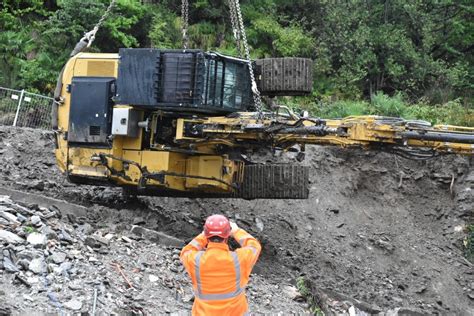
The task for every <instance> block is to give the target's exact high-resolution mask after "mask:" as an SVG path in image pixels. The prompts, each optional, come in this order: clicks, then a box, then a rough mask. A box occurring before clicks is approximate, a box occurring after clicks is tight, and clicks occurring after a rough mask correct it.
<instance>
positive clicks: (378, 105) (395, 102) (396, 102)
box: [371, 92, 409, 118]
mask: <svg viewBox="0 0 474 316" xmlns="http://www.w3.org/2000/svg"><path fill="white" fill-rule="evenodd" d="M371 105H372V107H371V108H372V112H373V113H372V114H375V115H384V116H393V117H404V116H406V115H407V114H408V110H407V105H405V102H404V101H403V97H402V95H401V94H400V93H397V94H396V95H395V96H393V97H389V96H388V95H386V94H383V93H381V92H377V93H376V94H375V95H373V96H372V102H371ZM407 118H409V117H407Z"/></svg>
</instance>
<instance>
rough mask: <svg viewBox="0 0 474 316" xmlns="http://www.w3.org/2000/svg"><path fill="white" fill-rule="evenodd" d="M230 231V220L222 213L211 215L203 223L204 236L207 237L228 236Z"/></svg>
mask: <svg viewBox="0 0 474 316" xmlns="http://www.w3.org/2000/svg"><path fill="white" fill-rule="evenodd" d="M230 231H231V228H230V222H229V220H228V219H227V217H225V216H224V215H211V216H209V217H208V218H207V219H206V223H205V224H204V236H206V237H207V238H209V237H212V236H219V237H221V238H224V239H225V238H229V236H230Z"/></svg>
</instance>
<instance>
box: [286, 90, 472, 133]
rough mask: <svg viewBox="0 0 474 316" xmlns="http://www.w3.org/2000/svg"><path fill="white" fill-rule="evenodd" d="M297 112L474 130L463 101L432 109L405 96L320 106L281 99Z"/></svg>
mask: <svg viewBox="0 0 474 316" xmlns="http://www.w3.org/2000/svg"><path fill="white" fill-rule="evenodd" d="M280 103H283V104H286V105H288V106H289V107H291V108H292V109H293V110H294V111H296V112H299V111H301V110H306V111H309V112H310V113H311V114H312V115H314V116H317V117H321V118H342V117H347V116H351V115H380V116H392V117H402V118H405V119H416V120H425V121H428V122H430V123H432V124H434V125H436V124H450V125H458V126H474V108H473V107H469V106H467V105H463V104H462V103H461V100H460V99H457V100H453V101H449V102H446V103H444V104H437V105H430V104H427V103H425V102H423V101H420V102H418V103H414V104H409V103H408V102H407V101H406V100H405V99H404V97H403V95H402V94H400V93H398V94H396V95H395V96H393V97H390V96H388V95H386V94H383V93H381V92H378V93H377V94H375V95H373V96H372V101H371V102H369V101H365V100H355V101H354V100H331V98H326V97H323V98H321V100H320V101H319V102H317V103H315V102H314V101H313V100H312V99H311V98H307V97H305V98H295V99H287V98H285V99H280Z"/></svg>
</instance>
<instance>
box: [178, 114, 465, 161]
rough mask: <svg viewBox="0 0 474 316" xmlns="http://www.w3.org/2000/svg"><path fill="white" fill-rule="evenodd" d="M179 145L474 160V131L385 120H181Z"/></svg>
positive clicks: (291, 117) (290, 117)
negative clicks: (336, 148) (351, 150)
mask: <svg viewBox="0 0 474 316" xmlns="http://www.w3.org/2000/svg"><path fill="white" fill-rule="evenodd" d="M176 140H177V141H181V142H182V143H183V144H186V143H195V144H196V145H197V146H199V147H203V146H204V145H206V146H209V144H214V145H217V144H221V145H226V146H234V147H237V146H238V147H251V146H255V145H259V146H262V145H267V146H272V147H281V148H288V147H291V146H293V145H295V144H300V145H304V144H322V145H340V146H343V147H350V146H359V147H364V148H367V149H378V150H387V151H394V152H397V153H400V154H402V155H407V156H411V157H414V158H429V157H431V156H434V155H436V154H437V153H457V154H465V155H474V128H470V127H458V126H450V125H437V126H431V125H430V124H429V123H427V122H423V121H409V120H404V119H400V118H392V117H380V116H350V117H346V118H343V119H334V120H332V119H331V120H323V119H315V118H298V117H295V116H294V115H288V116H286V117H283V116H280V117H272V116H271V115H269V116H268V117H266V118H264V119H263V120H260V121H257V120H256V119H255V116H254V115H252V113H238V114H237V115H234V116H233V117H211V118H206V119H185V118H181V119H178V122H177V134H176Z"/></svg>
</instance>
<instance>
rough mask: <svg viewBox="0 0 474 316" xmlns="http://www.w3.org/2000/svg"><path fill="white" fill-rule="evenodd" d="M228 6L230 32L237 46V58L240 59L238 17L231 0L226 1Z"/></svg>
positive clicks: (240, 46) (240, 47)
mask: <svg viewBox="0 0 474 316" xmlns="http://www.w3.org/2000/svg"><path fill="white" fill-rule="evenodd" d="M227 3H228V5H229V13H230V23H231V25H232V32H233V33H234V39H235V44H236V46H237V54H238V56H239V57H242V45H241V43H240V29H239V26H238V23H239V22H238V17H237V12H236V9H235V3H234V1H233V0H228V1H227Z"/></svg>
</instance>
